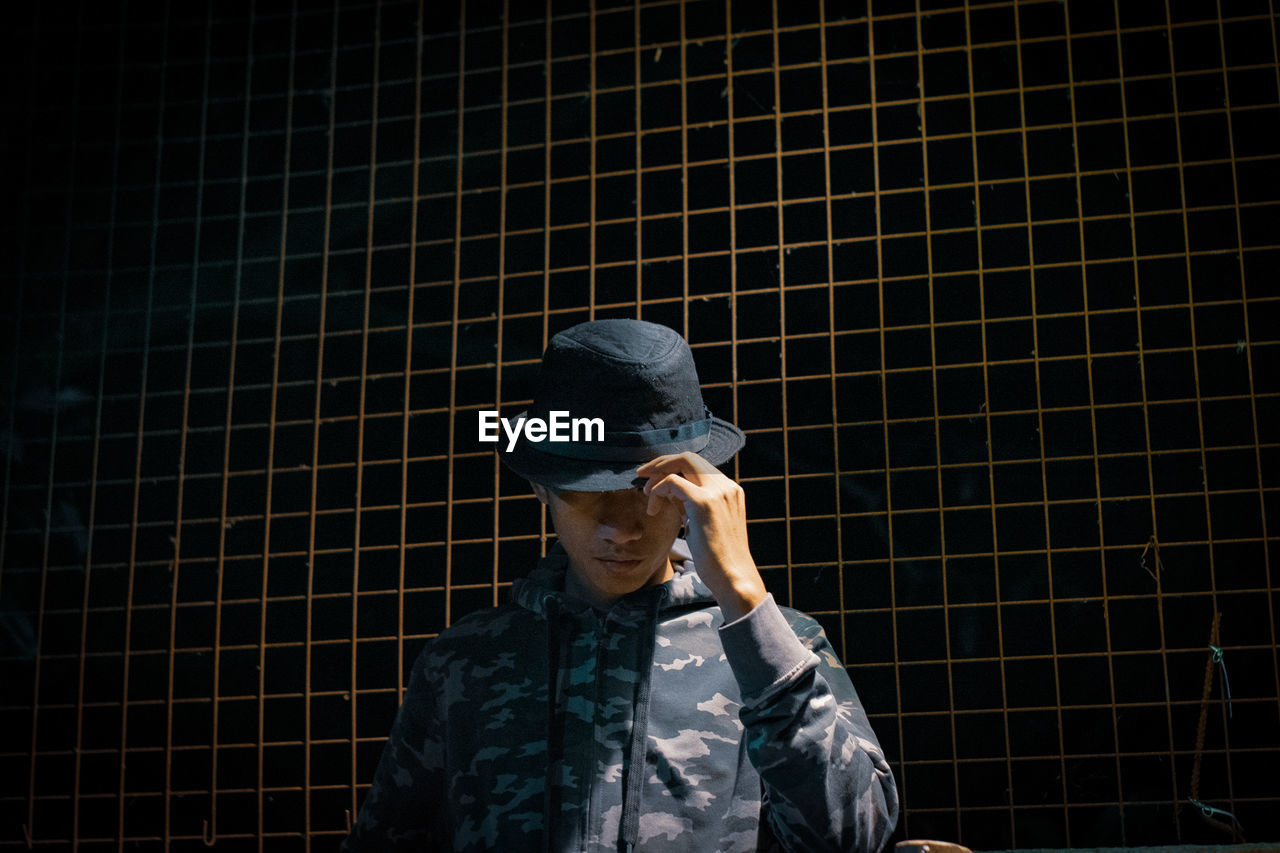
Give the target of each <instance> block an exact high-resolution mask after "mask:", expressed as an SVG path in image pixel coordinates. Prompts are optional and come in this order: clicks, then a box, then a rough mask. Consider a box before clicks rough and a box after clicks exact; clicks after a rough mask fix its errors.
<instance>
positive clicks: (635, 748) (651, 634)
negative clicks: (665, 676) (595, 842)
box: [618, 589, 666, 853]
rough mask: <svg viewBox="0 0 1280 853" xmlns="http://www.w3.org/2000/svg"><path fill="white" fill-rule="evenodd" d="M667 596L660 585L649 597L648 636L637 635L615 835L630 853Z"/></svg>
mask: <svg viewBox="0 0 1280 853" xmlns="http://www.w3.org/2000/svg"><path fill="white" fill-rule="evenodd" d="M665 598H666V590H665V589H662V590H660V591H659V592H658V593H657V594H655V595H653V596H652V597H651V598H650V600H649V619H648V621H647V623H646V627H647V629H648V635H647V637H645V636H642V637H641V639H640V671H639V676H640V685H639V688H638V690H637V691H636V710H635V717H634V719H633V720H632V722H631V743H630V744H628V747H627V779H626V784H625V785H624V787H623V789H622V820H621V821H620V822H619V826H618V835H619V838H620V840H621V842H622V849H623V850H624V851H627V853H630V851H632V850H633V849H635V846H636V839H637V838H638V837H639V835H640V789H641V786H642V785H643V784H644V778H645V747H646V746H647V745H648V730H649V691H650V686H651V683H652V679H651V678H650V676H651V675H652V670H653V647H654V646H655V645H657V641H658V640H657V633H658V611H659V609H661V607H662V601H663V599H665Z"/></svg>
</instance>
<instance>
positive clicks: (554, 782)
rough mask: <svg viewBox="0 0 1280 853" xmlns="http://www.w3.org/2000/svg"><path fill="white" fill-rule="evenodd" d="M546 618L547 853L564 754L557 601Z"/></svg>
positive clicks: (555, 829) (551, 852)
mask: <svg viewBox="0 0 1280 853" xmlns="http://www.w3.org/2000/svg"><path fill="white" fill-rule="evenodd" d="M544 605H545V608H546V616H547V778H546V781H545V787H544V790H543V798H542V824H543V826H544V828H545V830H544V832H543V836H544V838H545V839H546V845H547V846H546V849H547V853H556V851H557V849H558V848H557V841H558V836H559V831H560V780H561V778H562V777H563V775H564V773H563V771H562V770H561V769H560V768H561V764H562V759H563V756H562V755H561V753H563V752H564V743H563V741H564V718H563V716H562V715H561V713H562V712H561V702H560V666H561V658H562V656H563V652H564V650H563V649H562V648H561V641H562V637H563V634H564V632H563V631H562V630H561V628H560V602H558V601H556V600H555V598H553V597H551V596H547V597H546V598H545V599H544Z"/></svg>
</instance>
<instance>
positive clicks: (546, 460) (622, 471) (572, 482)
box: [498, 412, 747, 492]
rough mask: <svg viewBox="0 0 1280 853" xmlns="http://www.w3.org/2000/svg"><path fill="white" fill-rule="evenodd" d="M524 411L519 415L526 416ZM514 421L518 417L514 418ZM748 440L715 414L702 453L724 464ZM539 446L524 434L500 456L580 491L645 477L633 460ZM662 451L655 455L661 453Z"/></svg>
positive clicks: (521, 470) (540, 479) (544, 481)
mask: <svg viewBox="0 0 1280 853" xmlns="http://www.w3.org/2000/svg"><path fill="white" fill-rule="evenodd" d="M526 415H527V412H521V413H520V414H519V415H517V416H516V418H519V417H523V416H526ZM512 420H515V418H513V419H512ZM746 443H747V438H746V436H745V435H743V434H742V430H740V429H738V428H737V427H736V426H734V425H733V424H731V423H729V422H728V421H725V420H721V419H720V418H717V417H715V416H714V415H713V416H712V417H711V435H710V438H709V439H708V441H707V444H706V446H705V447H703V448H702V449H701V450H699V451H698V455H699V456H701V457H702V458H703V459H706V460H707V461H708V462H710V463H711V464H712V465H723V464H724V463H725V462H728V461H729V460H730V459H732V458H733V455H734V454H735V453H737V452H738V451H739V450H741V449H742V446H743V445H744V444H746ZM537 448H538V445H537V444H536V443H534V442H531V441H526V440H525V437H524V434H523V433H521V434H520V435H519V437H518V438H517V440H516V444H515V447H513V448H511V450H509V451H508V450H507V449H506V448H505V447H504V446H502V444H501V443H500V444H499V446H498V457H499V458H500V459H501V460H502V462H503V464H505V465H506V466H507V467H508V468H510V469H511V470H512V471H514V472H516V473H517V474H519V475H520V476H521V477H524V478H525V479H526V480H530V481H532V482H534V483H539V484H541V485H543V486H549V487H550V488H553V489H565V490H571V491H577V492H613V491H617V490H619V489H630V488H633V487H634V486H636V485H638V484H639V483H640V482H641V480H640V478H639V477H637V476H636V468H639V467H640V465H641V464H642V463H639V462H636V461H634V460H631V461H623V462H609V461H607V460H604V461H602V460H597V459H571V458H568V457H565V456H556V455H553V454H550V453H544V452H542V451H541V450H538V449H537ZM658 455H660V454H656V453H655V454H654V456H655V457H656V456H658Z"/></svg>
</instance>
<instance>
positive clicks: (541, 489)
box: [529, 481, 547, 505]
mask: <svg viewBox="0 0 1280 853" xmlns="http://www.w3.org/2000/svg"><path fill="white" fill-rule="evenodd" d="M529 485H530V486H533V493H534V494H535V495H537V496H538V500H540V501H542V503H543V504H544V505H546V503H547V487H546V486H544V485H542V484H541V483H534V482H532V481H530V483H529Z"/></svg>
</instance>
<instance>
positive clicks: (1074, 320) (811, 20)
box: [0, 0, 1280, 850]
mask: <svg viewBox="0 0 1280 853" xmlns="http://www.w3.org/2000/svg"><path fill="white" fill-rule="evenodd" d="M423 9H425V13H424V11H423ZM11 14H15V13H13V12H11ZM16 14H17V15H18V17H17V19H16V20H15V21H14V22H13V24H12V26H11V27H10V30H9V33H8V34H7V37H6V39H5V43H4V48H5V50H4V53H5V62H6V69H5V84H4V97H5V104H4V109H5V115H6V116H7V120H6V121H5V122H3V124H4V130H3V134H4V154H5V158H6V167H5V169H4V170H3V173H4V180H5V187H4V189H5V198H6V206H7V207H8V213H9V216H7V217H5V222H4V224H3V240H4V245H3V258H4V261H3V264H0V274H2V276H3V277H2V279H0V290H2V291H3V316H2V317H0V321H2V325H0V328H2V329H3V332H0V342H2V345H0V350H3V355H2V356H0V358H2V359H3V361H2V362H0V407H2V409H0V411H2V413H3V418H2V419H0V439H3V440H2V441H0V450H2V451H3V454H4V455H3V471H2V476H3V492H2V494H3V505H2V507H0V529H2V531H3V538H2V539H0V617H2V618H0V627H3V631H0V667H2V669H0V683H3V685H4V687H3V690H0V693H2V694H3V697H2V698H0V738H2V742H0V846H4V847H8V848H17V847H19V846H25V844H26V841H27V839H28V838H29V839H30V842H31V843H32V844H34V845H35V846H62V845H64V844H65V843H66V842H67V841H68V840H75V841H78V842H79V844H80V845H81V847H82V848H84V849H99V848H102V849H107V848H110V849H119V848H120V847H121V846H124V847H128V848H129V849H134V848H161V847H168V846H172V847H174V848H175V849H192V850H194V849H203V843H202V842H203V841H214V842H215V843H216V845H217V847H218V848H219V849H270V850H277V849H280V850H289V849H316V850H331V849H333V848H334V847H335V846H336V844H337V841H338V839H339V838H340V837H341V835H342V834H343V833H344V831H345V826H346V820H347V815H348V810H350V811H351V812H352V813H353V812H354V810H355V809H356V807H357V806H358V803H359V801H360V799H361V797H362V796H363V793H364V790H365V787H364V786H365V785H366V784H367V782H368V780H369V778H370V776H371V773H372V769H373V766H374V763H375V762H376V760H377V756H378V754H379V752H380V750H381V745H382V739H383V738H384V737H385V735H386V733H387V731H388V728H389V726H390V722H391V718H392V716H393V714H394V711H395V708H396V706H397V703H398V699H399V695H400V691H401V689H402V688H403V686H404V674H405V673H406V671H407V668H408V666H409V664H410V662H411V661H412V660H413V657H414V656H415V654H416V653H417V652H418V650H419V649H420V648H421V647H422V645H423V643H424V642H426V640H427V639H429V638H430V637H431V636H433V635H434V634H435V633H436V632H437V631H439V630H440V629H441V628H443V627H444V626H445V625H447V624H449V623H450V622H451V621H452V620H456V619H457V618H458V617H459V616H461V615H462V614H465V613H467V612H469V611H471V610H473V609H475V608H479V607H486V606H489V605H492V604H493V603H495V602H497V601H499V600H500V599H501V598H502V597H503V595H504V594H505V592H506V586H507V585H508V584H509V582H510V581H511V580H512V579H513V578H515V577H519V576H520V575H522V574H524V573H525V572H526V571H527V570H528V568H529V567H530V565H531V562H532V561H533V559H534V558H535V557H536V556H537V555H538V554H539V553H540V552H541V551H542V550H543V549H544V548H545V547H546V545H547V537H548V531H547V526H546V522H545V519H543V517H542V515H541V511H540V508H539V505H538V504H537V502H536V501H535V500H534V499H533V498H532V497H531V496H530V495H529V494H528V489H527V487H526V486H525V484H524V483H523V482H521V481H519V480H518V479H517V478H514V477H513V476H512V475H510V474H509V473H508V472H506V471H505V470H503V469H501V468H500V467H499V466H497V465H496V464H495V458H494V454H493V453H492V450H491V449H490V447H489V446H488V445H481V444H479V443H478V442H477V440H476V438H475V436H476V421H477V415H476V413H477V412H478V411H479V410H480V409H484V408H494V407H500V408H502V410H503V412H504V414H508V415H509V414H511V413H513V412H514V411H516V410H518V409H519V408H520V407H522V405H523V403H525V402H527V399H528V397H529V395H530V393H531V387H532V379H533V374H534V371H535V369H536V362H537V359H538V357H539V355H540V353H541V350H542V348H543V346H544V345H545V342H546V340H547V338H548V337H549V336H550V335H551V334H554V333H555V332H556V331H557V330H559V329H562V328H565V327H567V326H569V325H572V324H574V323H577V322H579V321H582V320H585V319H588V318H592V317H597V318H599V317H610V316H626V317H641V318H644V319H649V320H655V321H659V322H663V323H667V324H669V325H671V326H673V327H675V328H677V329H679V330H681V331H682V332H684V333H685V334H686V335H687V337H688V338H689V340H690V342H691V343H692V344H693V346H694V349H695V354H696V357H697V360H698V363H699V368H700V371H701V376H702V379H703V382H704V384H705V386H706V395H707V398H708V402H709V405H710V407H711V409H712V410H713V411H714V412H716V414H718V415H720V416H723V417H726V418H729V419H732V420H735V421H736V422H737V423H738V424H740V425H741V426H742V427H743V428H744V429H745V430H746V431H747V433H748V444H747V447H746V449H745V451H744V452H743V453H742V454H740V456H739V457H738V458H737V459H736V461H735V462H734V463H733V464H732V466H731V469H732V470H731V473H732V474H733V475H734V476H736V477H737V478H739V479H740V480H741V481H742V482H743V483H744V485H745V487H746V489H747V494H748V501H749V512H750V516H751V536H752V545H753V551H754V553H755V555H756V558H757V560H758V561H759V562H760V564H761V565H762V566H763V567H764V573H765V575H766V580H767V581H768V583H769V585H770V587H771V588H772V589H773V590H774V592H775V594H776V595H777V596H778V597H779V599H781V600H783V601H784V602H787V603H790V604H792V605H794V606H796V607H799V608H803V609H806V610H808V611H810V612H812V613H814V614H815V615H816V616H817V617H818V618H819V619H820V620H821V621H822V623H823V624H824V626H825V627H826V629H827V632H828V634H829V636H830V637H831V639H832V642H833V643H834V645H835V647H836V648H837V650H838V651H839V652H840V654H841V655H842V657H843V659H844V661H845V662H846V663H847V664H848V666H849V669H850V673H851V675H852V677H853V680H854V683H855V684H856V685H857V687H858V689H859V691H860V692H861V695H862V698H863V700H864V702H865V704H866V707H867V709H868V711H869V713H870V715H871V719H872V722H873V724H874V725H875V728H876V730H877V732H878V734H879V736H880V739H881V741H882V742H883V744H884V745H885V747H886V749H887V751H888V753H889V755H890V758H891V760H892V762H893V766H894V771H895V774H896V776H897V779H898V783H899V787H900V791H901V793H902V796H903V802H904V806H905V811H904V814H903V817H902V820H901V823H900V829H899V832H898V836H897V837H898V838H904V837H917V838H919V837H940V838H947V839H951V840H958V841H961V842H963V843H965V844H968V845H970V846H972V847H976V848H1005V847H1012V846H1020V847H1038V846H1066V845H1073V846H1095V845H1120V844H1126V845H1144V844H1160V843H1176V842H1229V841H1231V840H1232V835H1231V834H1230V832H1229V831H1227V824H1229V823H1230V820H1229V819H1228V818H1227V817H1226V816H1224V815H1222V814H1216V815H1215V817H1216V819H1218V820H1219V821H1220V825H1218V826H1215V825H1213V824H1211V823H1209V822H1207V821H1206V820H1204V819H1203V817H1202V815H1201V812H1200V809H1199V808H1198V807H1197V806H1196V805H1194V804H1193V803H1191V802H1190V801H1189V800H1190V799H1192V798H1194V799H1196V800H1197V801H1199V802H1203V803H1207V804H1209V805H1211V806H1213V807H1214V808H1217V809H1221V810H1223V811H1225V812H1229V813H1232V814H1234V815H1235V816H1237V817H1238V818H1239V820H1240V821H1241V823H1242V825H1243V827H1244V830H1245V833H1244V834H1245V837H1247V838H1248V839H1249V840H1251V841H1258V840H1276V839H1277V838H1280V819H1278V818H1277V807H1280V774H1277V773H1276V772H1275V767H1276V764H1277V759H1280V717H1278V704H1277V702H1278V700H1277V696H1278V690H1277V687H1278V682H1280V677H1278V675H1277V663H1276V662H1277V653H1276V607H1277V602H1276V588H1277V587H1276V581H1275V579H1274V576H1273V573H1272V572H1273V570H1272V563H1271V554H1272V551H1271V549H1272V548H1274V547H1275V546H1276V540H1275V536H1276V532H1275V527H1274V525H1275V518H1276V517H1277V513H1278V512H1280V506H1277V501H1276V498H1277V480H1276V473H1275V472H1276V471H1280V465H1277V464H1276V461H1277V460H1276V457H1277V441H1276V437H1277V433H1276V421H1277V418H1278V417H1280V407H1278V400H1280V398H1278V396H1277V395H1278V392H1280V382H1278V377H1277V371H1276V364H1277V358H1276V355H1277V331H1276V330H1277V322H1278V317H1277V313H1278V312H1277V308H1278V307H1280V302H1278V296H1277V293H1278V290H1277V278H1278V276H1277V269H1278V267H1280V251H1278V250H1280V144H1278V143H1277V139H1278V138H1280V95H1278V93H1277V82H1278V78H1280V71H1278V65H1277V50H1276V45H1277V26H1276V17H1275V9H1274V6H1273V4H1272V3H1271V2H1269V0H1230V2H1225V0H1224V2H1221V3H1218V4H1215V3H1212V2H1138V0H1124V2H1116V3H1114V4H1112V3H1108V2H1077V0H1070V2H1067V3H1065V4H1064V3H1060V2H1025V3H1016V4H1015V3H1012V2H1007V0H1002V1H1001V2H981V3H977V2H975V3H969V4H962V3H960V2H957V0H919V2H916V3H912V2H890V0H875V2H870V0H868V2H865V3H857V2H834V0H831V2H826V3H825V4H820V3H818V2H815V1H814V0H777V2H775V3H774V4H770V3H768V2H750V3H748V2H738V3H733V4H732V5H731V6H727V5H726V4H725V3H724V2H714V0H687V2H669V1H668V2H653V3H642V4H640V5H639V6H638V7H636V6H632V5H629V4H626V3H620V2H618V3H613V2H607V1H606V0H595V2H594V3H592V2H588V0H576V2H574V0H549V2H547V3H546V4H539V3H531V2H515V0H507V2H505V3H498V2H483V3H482V2H475V3H467V4H466V6H465V9H462V8H460V7H459V5H458V4H457V3H456V2H455V3H452V4H451V3H439V2H434V0H433V2H426V3H425V4H424V5H423V7H422V8H420V6H419V4H417V3H414V2H392V1H391V0H388V1H387V2H381V3H378V4H373V3H345V2H344V3H342V4H340V7H334V6H321V5H319V4H312V3H296V2H295V3H294V4H293V5H292V6H290V5H289V4H286V3H267V2H257V3H256V4H255V3H248V4H246V3H243V2H239V3H223V2H218V3H216V4H215V3H208V2H180V3H176V2H175V3H170V4H168V5H167V6H158V5H156V4H151V3H120V4H115V3H95V2H82V3H79V4H75V3H64V4H30V7H29V8H26V9H25V10H22V11H18V12H17V13H16ZM1264 472H1266V473H1264ZM1268 519H1270V521H1268ZM495 534H496V535H495ZM1215 624H1216V626H1217V627H1216V628H1215ZM1211 643H1212V644H1213V645H1215V646H1218V647H1220V648H1221V649H1222V654H1221V662H1220V664H1216V663H1215V662H1214V659H1213V657H1212V652H1211V650H1210V649H1209V648H1208V647H1209V645H1210V644H1211ZM1206 675H1207V676H1208V677H1209V681H1208V683H1207V684H1206ZM1228 690H1229V692H1228ZM1204 697H1207V701H1206V700H1205V698H1204ZM1228 700H1229V701H1228ZM1198 732H1203V734H1202V736H1199V737H1198Z"/></svg>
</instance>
